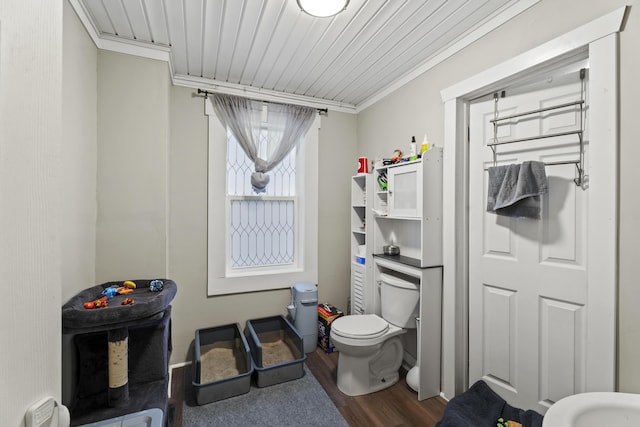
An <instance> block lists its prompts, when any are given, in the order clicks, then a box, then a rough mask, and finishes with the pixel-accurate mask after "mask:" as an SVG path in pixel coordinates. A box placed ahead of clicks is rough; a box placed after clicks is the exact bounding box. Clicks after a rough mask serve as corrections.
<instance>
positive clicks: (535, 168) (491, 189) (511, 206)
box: [487, 161, 548, 219]
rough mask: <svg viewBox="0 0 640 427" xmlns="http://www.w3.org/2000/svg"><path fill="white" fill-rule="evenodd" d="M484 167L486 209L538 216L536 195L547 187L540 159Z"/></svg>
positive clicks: (517, 214)
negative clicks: (538, 160)
mask: <svg viewBox="0 0 640 427" xmlns="http://www.w3.org/2000/svg"><path fill="white" fill-rule="evenodd" d="M488 171H489V185H488V190H487V212H491V213H495V214H497V215H503V216H509V217H516V218H534V219H540V217H541V212H542V206H541V200H540V195H542V194H545V193H547V191H548V188H547V174H546V172H545V167H544V163H542V162H535V161H530V162H529V161H528V162H523V163H522V164H512V165H504V166H493V167H490V168H489V169H488Z"/></svg>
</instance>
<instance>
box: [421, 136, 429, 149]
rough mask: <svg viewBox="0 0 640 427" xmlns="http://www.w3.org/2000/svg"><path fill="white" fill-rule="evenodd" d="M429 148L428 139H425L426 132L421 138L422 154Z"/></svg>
mask: <svg viewBox="0 0 640 427" xmlns="http://www.w3.org/2000/svg"><path fill="white" fill-rule="evenodd" d="M427 150H429V140H428V139H427V134H426V133H425V134H424V139H423V140H422V149H421V151H422V154H424V152H425V151H427Z"/></svg>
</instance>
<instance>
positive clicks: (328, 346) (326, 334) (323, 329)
mask: <svg viewBox="0 0 640 427" xmlns="http://www.w3.org/2000/svg"><path fill="white" fill-rule="evenodd" d="M343 315H344V313H343V312H342V311H341V310H340V309H338V308H336V307H334V306H332V305H331V304H327V303H323V304H318V345H319V346H320V347H322V349H323V350H324V351H325V353H333V352H334V351H336V349H335V347H334V346H333V342H332V341H331V338H330V333H331V322H333V321H334V320H336V319H337V318H338V317H340V316H343Z"/></svg>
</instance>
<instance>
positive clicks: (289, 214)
mask: <svg viewBox="0 0 640 427" xmlns="http://www.w3.org/2000/svg"><path fill="white" fill-rule="evenodd" d="M266 126H267V124H265V128H264V129H261V130H260V131H259V132H260V157H266V151H267V149H268V145H269V140H268V138H269V130H268V129H267V128H266ZM296 151H297V150H296V148H294V149H293V150H292V151H291V152H290V153H289V154H288V155H287V157H285V159H284V160H283V161H282V162H280V163H279V164H278V166H276V167H275V168H274V169H273V170H272V171H271V172H270V173H269V174H270V176H271V181H270V182H269V185H268V186H267V192H266V195H260V196H257V195H255V193H254V191H253V189H252V188H251V183H250V181H249V176H250V175H251V173H252V172H253V170H254V165H253V162H252V161H251V160H250V159H249V158H248V157H247V155H246V154H245V153H244V151H243V150H242V148H240V146H239V145H238V142H237V141H236V140H235V138H234V137H233V134H232V133H231V132H230V131H227V203H228V209H229V213H230V214H229V215H228V218H227V222H228V233H229V236H228V238H229V244H230V247H229V254H228V263H229V265H228V268H231V269H233V270H236V271H240V270H241V269H246V268H266V269H269V268H272V267H282V266H294V265H295V263H296V246H297V245H296V244H295V242H296V236H297V235H298V228H297V221H296V218H297V216H298V212H297V210H298V203H297V198H296V181H297V180H296V178H297V175H300V174H299V173H298V174H296V170H297V169H299V166H298V165H297V156H296V154H297V153H296Z"/></svg>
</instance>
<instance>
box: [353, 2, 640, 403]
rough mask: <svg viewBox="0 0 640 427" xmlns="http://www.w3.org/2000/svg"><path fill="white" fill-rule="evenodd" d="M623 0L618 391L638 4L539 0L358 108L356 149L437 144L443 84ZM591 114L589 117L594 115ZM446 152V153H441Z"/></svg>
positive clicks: (622, 382) (625, 310) (626, 293)
mask: <svg viewBox="0 0 640 427" xmlns="http://www.w3.org/2000/svg"><path fill="white" fill-rule="evenodd" d="M625 4H631V5H632V7H631V11H630V14H629V16H628V20H627V23H626V27H625V29H624V31H623V32H622V33H621V34H620V57H621V64H620V65H621V73H620V74H621V75H620V82H621V83H620V84H621V88H620V93H621V96H620V107H621V123H620V135H621V141H620V152H621V157H620V268H619V272H620V283H619V309H620V311H619V325H620V331H619V335H618V341H619V365H618V366H619V372H618V382H619V389H620V390H621V391H629V392H640V367H639V366H638V363H637V360H639V359H640V340H638V332H639V331H638V329H639V328H640V326H638V325H640V314H639V313H640V311H638V310H637V307H636V305H637V304H636V302H637V301H640V288H639V287H638V286H637V285H636V282H637V278H636V276H637V273H636V271H635V268H634V266H635V264H636V263H637V255H636V253H637V249H636V246H637V242H638V241H639V240H640V228H639V227H638V226H639V225H640V224H639V221H638V218H640V202H639V201H638V198H637V197H636V193H637V191H635V190H634V186H635V184H634V183H635V182H637V181H638V179H640V172H639V170H638V168H637V166H636V165H635V161H636V159H638V158H639V157H638V156H639V155H640V148H639V147H638V144H637V141H636V140H637V137H636V133H637V132H636V129H635V126H634V124H635V121H636V120H635V119H634V118H637V117H638V115H639V114H640V107H638V105H637V100H638V99H639V97H640V89H639V88H640V85H638V84H637V83H636V79H637V76H638V75H640V74H639V73H638V72H639V68H640V53H639V51H638V49H637V42H638V40H640V10H638V9H639V6H640V3H639V2H638V0H633V1H626V2H625V1H617V0H616V1H613V0H612V1H608V2H598V1H588V2H585V1H580V0H562V1H557V0H542V1H541V2H540V3H538V4H536V5H535V6H533V7H532V8H531V9H529V10H527V11H526V12H524V13H522V14H521V15H520V16H518V17H516V18H515V19H513V20H512V21H510V22H508V23H506V24H504V25H503V26H502V27H500V28H499V29H497V30H495V31H493V32H492V33H490V34H488V35H487V36H486V37H484V38H483V39H481V40H479V41H477V42H475V43H473V44H472V45H470V46H469V47H467V48H466V49H464V50H463V51H462V52H459V53H458V54H456V55H454V56H453V57H451V58H450V59H448V60H447V61H445V62H443V63H441V64H439V65H438V66H436V67H435V68H433V69H431V70H430V71H428V72H426V73H425V74H423V75H421V76H420V77H419V78H417V79H415V80H414V81H412V82H411V83H409V84H407V85H405V86H404V87H402V88H400V89H399V90H397V91H396V92H394V93H392V94H391V95H389V96H387V97H386V98H385V99H383V100H381V101H380V102H378V103H376V104H375V105H373V106H371V107H370V108H368V109H366V110H365V111H363V112H361V113H360V114H359V115H358V148H359V150H360V151H361V152H362V153H363V154H365V155H367V156H369V157H372V158H375V157H378V158H380V157H388V156H390V154H391V153H392V151H393V150H394V149H395V148H401V149H403V150H407V149H408V146H409V144H408V142H409V140H410V137H411V135H416V136H420V135H422V134H423V133H425V132H428V134H429V139H430V140H431V141H432V142H436V144H438V145H441V141H442V138H443V135H444V127H443V123H444V109H443V103H442V99H441V97H440V90H442V89H443V88H446V87H449V86H451V85H453V84H455V83H457V82H459V81H461V80H464V79H466V78H468V77H471V76H473V75H475V74H477V73H479V72H481V71H483V70H485V69H487V68H489V67H491V66H493V65H496V64H498V63H501V62H503V61H505V60H507V59H509V58H511V57H513V56H515V55H517V54H519V53H522V52H525V51H527V50H529V49H532V48H534V47H536V46H538V45H540V44H542V43H544V42H546V41H548V40H551V39H553V38H555V37H557V36H560V35H562V34H564V33H566V32H568V31H570V30H572V29H574V28H576V27H578V26H580V25H582V24H585V23H587V22H590V21H592V20H594V19H596V18H598V17H600V16H602V15H605V14H606V13H608V12H611V11H613V10H615V9H617V8H619V7H621V6H623V5H625ZM593 119H595V118H592V120H593ZM445 155H446V153H445Z"/></svg>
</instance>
